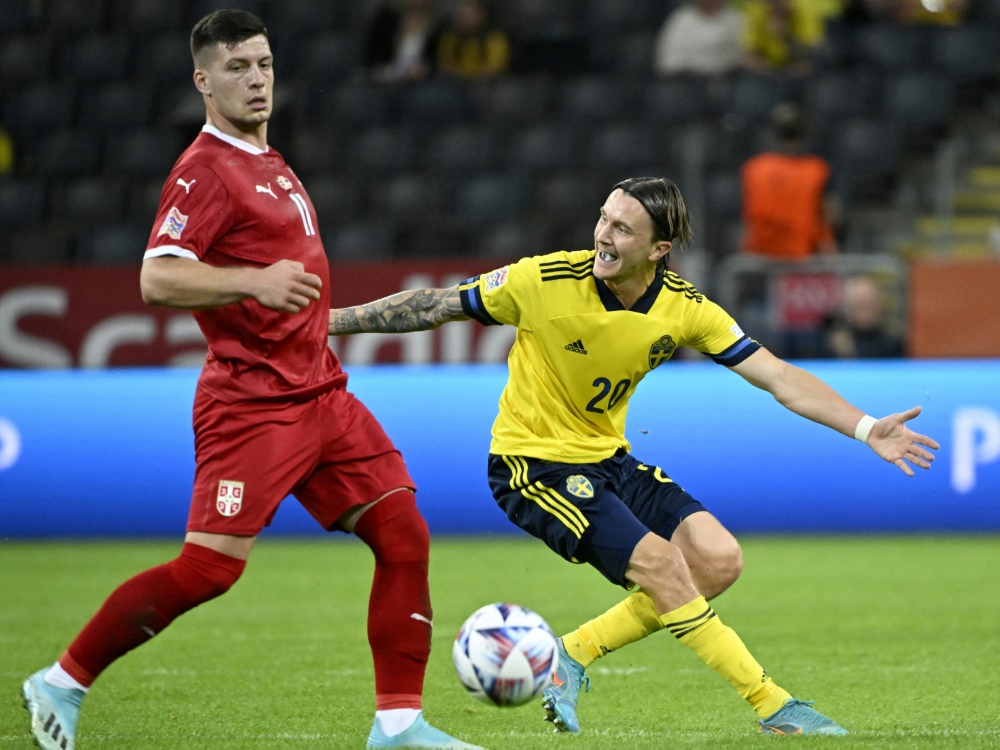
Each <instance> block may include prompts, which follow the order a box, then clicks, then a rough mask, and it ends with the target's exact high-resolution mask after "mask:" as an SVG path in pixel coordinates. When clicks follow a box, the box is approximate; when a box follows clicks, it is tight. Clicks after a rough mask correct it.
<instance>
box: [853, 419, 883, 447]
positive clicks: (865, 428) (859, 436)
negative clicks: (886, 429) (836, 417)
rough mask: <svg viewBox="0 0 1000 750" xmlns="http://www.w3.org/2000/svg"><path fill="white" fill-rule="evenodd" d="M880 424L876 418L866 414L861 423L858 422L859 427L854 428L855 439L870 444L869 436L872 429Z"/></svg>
mask: <svg viewBox="0 0 1000 750" xmlns="http://www.w3.org/2000/svg"><path fill="white" fill-rule="evenodd" d="M876 422H878V420H877V419H875V417H873V416H871V415H870V414H865V415H864V416H863V417H861V421H860V422H858V426H857V427H855V428H854V439H855V440H860V441H861V442H862V443H867V442H868V434H869V433H870V432H871V431H872V427H874V426H875V423H876Z"/></svg>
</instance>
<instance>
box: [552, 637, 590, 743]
mask: <svg viewBox="0 0 1000 750" xmlns="http://www.w3.org/2000/svg"><path fill="white" fill-rule="evenodd" d="M558 643H559V666H558V667H557V668H556V673H555V675H554V676H553V677H552V684H551V685H549V686H548V687H547V688H545V692H544V693H542V699H543V700H542V708H544V709H545V714H546V715H545V720H546V721H551V722H552V723H553V724H555V727H556V731H557V732H573V733H574V734H576V733H577V732H579V731H580V722H579V721H578V720H577V718H576V699H577V697H578V696H579V695H580V688H581V687H582V688H583V691H584V692H588V691H589V690H590V678H589V677H587V676H586V675H585V674H584V673H583V672H584V666H583V665H582V664H581V663H580V662H578V661H577V660H576V659H574V658H573V657H572V656H570V655H569V654H568V653H566V649H565V648H564V647H563V642H562V638H560V639H559V641H558Z"/></svg>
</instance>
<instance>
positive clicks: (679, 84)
mask: <svg viewBox="0 0 1000 750" xmlns="http://www.w3.org/2000/svg"><path fill="white" fill-rule="evenodd" d="M642 111H643V113H644V114H645V116H646V117H648V118H652V120H653V121H655V122H658V123H660V124H663V125H673V124H676V123H681V122H689V121H691V120H698V119H700V118H702V117H705V116H707V115H709V114H710V112H711V101H710V99H709V95H708V86H707V84H706V83H705V81H704V79H702V78H698V77H696V76H690V77H689V76H672V77H670V78H660V79H657V80H652V81H649V82H647V83H646V85H645V86H644V87H643V92H642Z"/></svg>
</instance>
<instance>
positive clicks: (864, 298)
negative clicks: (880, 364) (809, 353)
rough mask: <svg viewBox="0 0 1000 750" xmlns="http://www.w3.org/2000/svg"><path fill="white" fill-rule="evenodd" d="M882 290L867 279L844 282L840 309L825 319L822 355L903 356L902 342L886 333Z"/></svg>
mask: <svg viewBox="0 0 1000 750" xmlns="http://www.w3.org/2000/svg"><path fill="white" fill-rule="evenodd" d="M885 313H886V308H885V299H884V297H883V296H882V288H881V287H880V286H879V284H878V282H877V281H875V279H873V278H871V277H870V276H852V277H850V278H848V279H845V280H844V288H843V300H842V302H841V307H840V310H839V311H838V312H837V313H836V314H835V315H833V316H831V317H830V319H828V320H827V322H826V325H825V327H824V332H823V353H822V356H824V357H828V358H833V359H858V358H861V359H869V358H879V357H901V356H903V342H902V340H901V339H900V337H899V336H896V335H894V334H892V333H890V332H889V331H888V330H887V326H886V320H885V317H886V316H885Z"/></svg>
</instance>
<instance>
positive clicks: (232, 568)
mask: <svg viewBox="0 0 1000 750" xmlns="http://www.w3.org/2000/svg"><path fill="white" fill-rule="evenodd" d="M168 567H169V568H170V572H171V573H172V574H173V576H174V579H175V580H176V581H177V583H178V585H180V586H181V588H182V589H183V590H184V591H185V592H186V593H187V595H188V596H189V597H191V598H192V599H193V600H197V601H208V600H210V599H214V598H215V597H217V596H222V594H225V593H226V592H227V591H229V589H231V588H232V587H233V584H235V583H236V582H237V581H238V580H239V579H240V576H241V575H243V570H244V569H245V568H246V560H240V559H237V558H235V557H230V556H229V555H224V554H222V553H221V552H216V551H215V550H212V549H209V548H208V547H202V546H199V545H197V544H190V543H186V544H185V545H184V547H183V548H182V549H181V554H180V555H179V556H178V557H176V558H174V559H173V560H172V561H171V562H170V563H169V564H168Z"/></svg>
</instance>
